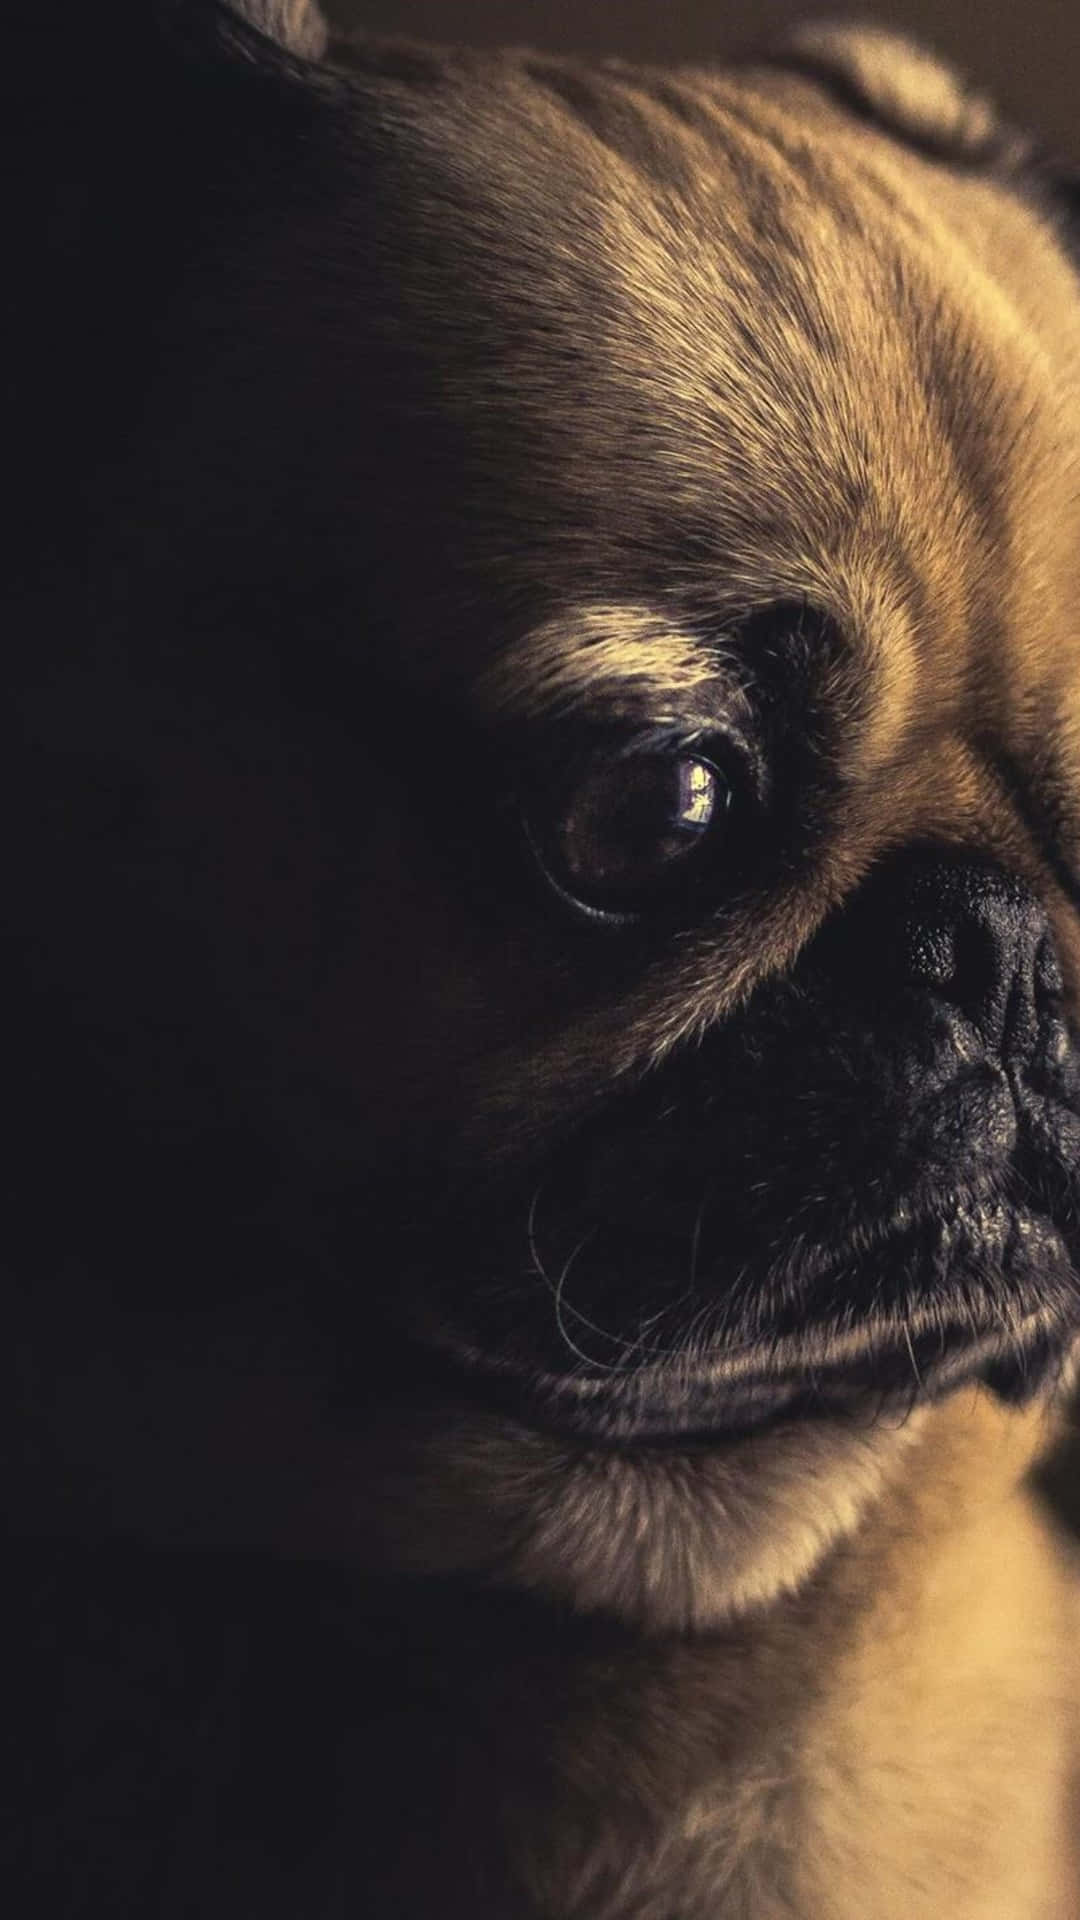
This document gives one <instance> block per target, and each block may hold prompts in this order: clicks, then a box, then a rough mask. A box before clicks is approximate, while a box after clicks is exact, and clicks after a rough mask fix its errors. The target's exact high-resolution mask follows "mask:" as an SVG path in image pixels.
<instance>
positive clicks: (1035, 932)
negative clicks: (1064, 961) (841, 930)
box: [851, 852, 1062, 1063]
mask: <svg viewBox="0 0 1080 1920" xmlns="http://www.w3.org/2000/svg"><path fill="white" fill-rule="evenodd" d="M851 911H853V913H854V916H855V920H856V922H858V921H862V925H863V929H864V938H863V939H861V940H860V941H859V942H858V944H859V946H860V947H861V948H862V951H863V955H864V961H865V963H867V964H868V965H869V967H870V968H871V969H876V971H877V977H878V980H879V982H880V984H881V986H882V988H885V989H887V988H888V987H890V986H891V987H892V989H893V990H894V991H895V990H896V989H897V988H900V989H903V988H907V989H908V990H909V991H910V990H911V989H915V990H916V991H918V990H922V991H923V992H924V993H927V994H929V995H930V996H932V997H933V998H934V999H936V1000H938V1001H944V1002H946V1003H947V1004H948V1005H950V1006H951V1007H952V1008H953V1009H954V1010H955V1011H956V1012H957V1013H959V1014H961V1015H962V1016H963V1018H964V1019H965V1020H967V1021H968V1022H969V1023H970V1025H971V1026H972V1027H974V1028H975V1029H976V1030H977V1031H978V1034H979V1036H980V1038H981V1040H982V1042H983V1045H984V1046H985V1048H986V1051H987V1053H988V1054H989V1055H990V1056H991V1057H995V1058H997V1059H1000V1060H1001V1061H1002V1062H1003V1063H1008V1062H1009V1061H1022V1060H1024V1059H1027V1058H1028V1057H1030V1054H1031V1052H1032V1050H1033V1049H1034V1047H1035V1045H1036V1043H1037V1041H1038V1038H1039V1035H1040V1033H1042V1032H1043V1031H1045V1027H1046V1023H1047V1021H1048V1020H1049V1019H1050V1018H1051V1017H1052V1015H1053V1014H1054V1012H1055V1010H1056V1009H1057V1007H1058V1006H1059V1004H1060V997H1061V991H1062V981H1061V971H1060V967H1059V965H1058V959H1057V954H1056V952H1055V950H1054V941H1053V935H1052V933H1051V929H1050V923H1049V921H1048V919H1047V916H1046V913H1045V911H1044V910H1043V908H1042V906H1041V905H1040V903H1039V901H1038V899H1037V898H1036V896H1035V895H1034V894H1033V893H1032V892H1031V890H1030V888H1029V887H1027V886H1026V885H1025V883H1024V882H1023V881H1022V880H1019V879H1017V878H1016V877H1015V876H1014V875H1012V874H1009V873H1006V872H1005V871H1004V870H1003V869H1002V868H1000V867H998V866H996V865H994V864H991V863H990V862H985V861H981V860H978V861H976V860H965V859H963V858H962V857H954V856H949V855H939V854H936V853H933V852H929V853H926V854H921V855H911V854H908V855H904V856H899V857H894V858H893V859H890V860H889V861H887V862H886V863H884V864H883V866H882V867H881V868H880V869H878V871H877V872H876V873H875V874H874V875H872V876H871V878H870V880H869V881H868V882H867V883H866V886H865V888H864V889H863V892H862V894H861V895H860V896H859V898H858V899H857V900H856V901H855V902H854V903H853V908H852V910H851ZM867 984H869V985H872V984H873V973H872V972H871V974H870V976H869V979H868V980H867V981H864V989H863V990H864V992H865V990H866V985H867Z"/></svg>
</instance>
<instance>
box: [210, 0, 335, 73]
mask: <svg viewBox="0 0 1080 1920" xmlns="http://www.w3.org/2000/svg"><path fill="white" fill-rule="evenodd" d="M230 11H231V12H233V13H234V14H236V15H237V16H238V17H239V18H240V19H241V20H246V21H247V22H248V24H249V26H252V27H254V28H255V29H256V30H257V31H258V32H259V33H261V34H262V36H263V38H264V39H266V40H270V41H272V42H273V43H274V44H275V45H276V46H279V47H282V48H283V49H284V51H285V52H286V53H292V54H296V55H298V56H299V57H300V58H301V59H303V60H321V59H322V58H323V56H324V54H325V53H326V49H327V46H328V45H329V40H330V35H329V33H328V31H327V26H326V21H325V20H324V19H323V16H322V12H321V10H320V8H319V7H318V5H317V4H316V0H231V7H230Z"/></svg>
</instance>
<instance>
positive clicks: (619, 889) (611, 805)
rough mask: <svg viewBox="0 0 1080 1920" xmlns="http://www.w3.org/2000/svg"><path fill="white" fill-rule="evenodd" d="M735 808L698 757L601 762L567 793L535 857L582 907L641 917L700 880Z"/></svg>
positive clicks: (717, 775)
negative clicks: (726, 818) (646, 911)
mask: <svg viewBox="0 0 1080 1920" xmlns="http://www.w3.org/2000/svg"><path fill="white" fill-rule="evenodd" d="M730 799H731V788H730V786H729V784H728V781H727V780H726V778H725V776H724V774H723V773H722V772H721V770H720V768H719V767H718V766H716V765H715V764H714V763H713V762H712V761H711V760H706V759H704V758H703V757H702V756H701V755H700V754H698V753H695V752H692V751H685V752H681V753H680V752H677V751H672V750H670V749H669V750H666V751H663V752H648V751H635V752H629V753H626V754H623V755H622V756H620V757H618V758H614V759H612V758H608V757H604V758H602V759H599V760H598V761H597V762H596V763H595V764H594V765H592V766H590V767H587V768H586V769H585V770H584V771H583V772H579V774H578V777H577V778H576V780H574V781H573V782H572V783H571V784H570V785H569V787H568V788H567V789H566V790H564V793H563V795H562V799H561V802H560V804H559V806H558V807H557V808H556V809H555V810H554V816H553V818H552V819H551V822H550V825H549V828H548V832H547V833H546V834H545V835H544V845H543V846H542V847H540V848H539V849H538V851H539V853H540V858H541V864H542V865H543V866H544V868H545V871H546V872H547V874H548V877H549V879H551V880H552V881H553V882H554V884H555V886H556V888H557V889H558V891H559V892H560V893H562V894H564V895H565V896H567V897H568V898H569V899H570V900H571V901H573V902H574V903H575V904H577V905H579V906H581V907H584V908H586V909H588V910H592V911H594V912H597V913H600V914H603V915H607V916H611V917H623V916H625V915H628V914H637V913H641V912H643V911H645V910H647V909H648V908H649V907H650V906H652V905H654V904H657V903H659V902H661V901H662V900H664V899H665V898H669V897H671V896H672V895H673V894H675V893H677V892H679V891H681V890H682V888H683V887H684V885H686V886H689V885H690V884H691V883H692V882H693V881H694V880H696V879H697V878H698V877H699V875H700V870H701V867H702V865H703V864H704V862H705V860H706V857H707V856H708V855H709V854H711V853H713V852H714V851H715V849H716V846H717V842H718V840H719V839H720V838H721V837H722V833H723V823H724V817H725V815H726V813H727V809H728V805H729V803H730Z"/></svg>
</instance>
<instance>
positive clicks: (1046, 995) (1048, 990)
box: [1035, 933, 1065, 1006]
mask: <svg viewBox="0 0 1080 1920" xmlns="http://www.w3.org/2000/svg"><path fill="white" fill-rule="evenodd" d="M1064 992H1065V982H1064V979H1063V977H1062V972H1061V962H1060V960H1059V959H1058V954H1057V948H1056V947H1055V945H1054V942H1053V939H1052V938H1051V936H1050V934H1048V933H1046V934H1044V935H1043V937H1042V939H1041V940H1040V941H1039V946H1038V951H1037V953H1036V955H1035V997H1036V1000H1037V1002H1038V1004H1039V1005H1040V1006H1042V1005H1043V1004H1044V1003H1045V1002H1047V1001H1055V1000H1060V999H1061V998H1062V996H1063V995H1064Z"/></svg>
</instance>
